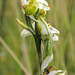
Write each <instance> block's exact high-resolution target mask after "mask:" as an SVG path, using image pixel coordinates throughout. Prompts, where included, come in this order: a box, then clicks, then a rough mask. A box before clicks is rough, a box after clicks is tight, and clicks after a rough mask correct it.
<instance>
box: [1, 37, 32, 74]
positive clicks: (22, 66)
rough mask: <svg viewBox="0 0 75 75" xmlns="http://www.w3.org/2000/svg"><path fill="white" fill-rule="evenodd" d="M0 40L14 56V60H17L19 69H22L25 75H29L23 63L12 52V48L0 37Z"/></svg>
mask: <svg viewBox="0 0 75 75" xmlns="http://www.w3.org/2000/svg"><path fill="white" fill-rule="evenodd" d="M0 42H1V43H2V45H3V46H4V47H5V48H6V50H7V51H8V52H9V54H10V55H11V56H12V57H13V58H14V60H15V61H16V62H17V64H18V65H19V66H20V67H21V69H22V70H23V71H24V73H25V74H26V75H31V74H30V73H29V71H28V70H27V69H26V68H25V67H24V65H23V64H22V63H21V62H20V60H19V59H18V58H17V57H16V55H15V54H14V53H13V52H12V50H11V49H10V48H9V46H8V45H7V44H6V43H5V41H4V40H3V39H2V38H1V37H0Z"/></svg>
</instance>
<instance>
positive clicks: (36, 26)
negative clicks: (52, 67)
mask: <svg viewBox="0 0 75 75" xmlns="http://www.w3.org/2000/svg"><path fill="white" fill-rule="evenodd" d="M35 18H36V20H38V18H39V9H38V10H37V12H36V14H35ZM34 38H35V43H36V48H37V52H38V57H39V64H40V68H41V64H42V56H41V37H40V36H39V33H38V23H37V22H35V36H34Z"/></svg>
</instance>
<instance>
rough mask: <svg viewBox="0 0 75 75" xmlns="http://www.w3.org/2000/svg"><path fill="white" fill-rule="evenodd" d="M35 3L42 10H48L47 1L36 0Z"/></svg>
mask: <svg viewBox="0 0 75 75" xmlns="http://www.w3.org/2000/svg"><path fill="white" fill-rule="evenodd" d="M36 4H37V5H38V7H39V9H43V10H46V11H47V10H50V7H49V6H48V3H47V1H45V0H36Z"/></svg>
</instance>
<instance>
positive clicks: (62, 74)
mask: <svg viewBox="0 0 75 75" xmlns="http://www.w3.org/2000/svg"><path fill="white" fill-rule="evenodd" d="M61 72H63V73H61ZM57 73H60V74H58V75H65V73H66V71H63V70H54V71H51V72H50V73H49V74H47V75H56V74H57Z"/></svg>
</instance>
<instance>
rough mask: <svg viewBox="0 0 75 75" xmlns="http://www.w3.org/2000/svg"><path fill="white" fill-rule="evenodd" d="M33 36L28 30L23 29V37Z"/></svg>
mask: <svg viewBox="0 0 75 75" xmlns="http://www.w3.org/2000/svg"><path fill="white" fill-rule="evenodd" d="M30 35H32V34H31V33H30V32H29V31H27V30H26V29H23V31H22V32H21V36H22V37H27V36H30Z"/></svg>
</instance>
